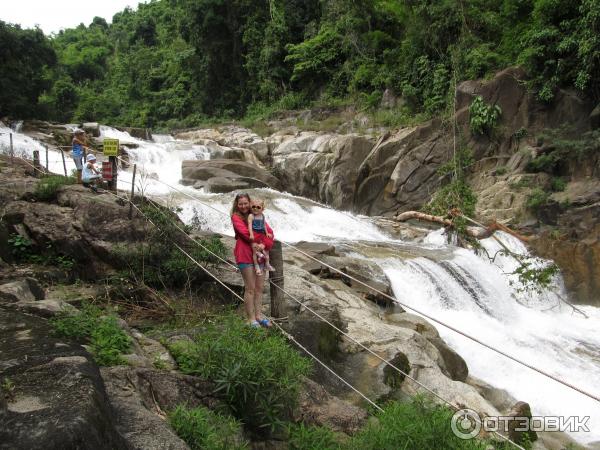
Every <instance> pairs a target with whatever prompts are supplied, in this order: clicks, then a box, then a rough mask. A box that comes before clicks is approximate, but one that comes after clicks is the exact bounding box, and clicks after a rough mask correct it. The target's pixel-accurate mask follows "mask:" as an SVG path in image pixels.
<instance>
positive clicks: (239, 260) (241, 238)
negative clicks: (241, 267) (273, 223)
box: [231, 214, 275, 264]
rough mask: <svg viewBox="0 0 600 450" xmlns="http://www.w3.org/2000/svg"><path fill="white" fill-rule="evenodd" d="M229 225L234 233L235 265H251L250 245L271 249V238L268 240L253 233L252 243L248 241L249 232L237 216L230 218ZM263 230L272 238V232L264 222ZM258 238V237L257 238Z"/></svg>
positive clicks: (262, 235) (246, 225) (245, 224)
mask: <svg viewBox="0 0 600 450" xmlns="http://www.w3.org/2000/svg"><path fill="white" fill-rule="evenodd" d="M231 223H232V224H233V230H234V231H235V248H234V249H233V255H234V256H235V262H236V264H253V263H254V262H253V260H252V243H253V242H256V243H259V239H260V240H261V242H260V243H261V244H264V246H265V249H270V248H271V247H273V239H275V238H274V237H273V238H268V237H267V236H266V235H264V234H262V233H254V238H255V240H254V241H251V240H250V232H249V231H248V224H247V223H246V222H245V221H244V219H242V218H241V217H240V216H238V215H237V214H234V215H233V216H231ZM265 228H266V229H267V232H268V233H269V234H270V235H271V236H273V230H272V229H271V227H270V226H269V224H268V223H266V221H265ZM259 236H260V237H259Z"/></svg>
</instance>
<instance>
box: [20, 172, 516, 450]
mask: <svg viewBox="0 0 600 450" xmlns="http://www.w3.org/2000/svg"><path fill="white" fill-rule="evenodd" d="M25 162H27V161H25ZM32 167H33V166H32ZM130 184H131V183H130ZM106 192H108V193H109V194H111V195H114V196H115V197H117V198H119V199H125V200H126V201H128V202H129V203H130V204H131V205H132V206H133V207H134V208H135V209H136V210H137V211H138V212H139V213H140V214H141V215H142V216H143V217H144V218H145V219H146V220H147V221H148V222H150V223H151V224H152V225H153V226H154V227H156V228H157V229H159V230H160V227H158V226H157V225H156V224H155V223H154V222H153V221H152V220H151V219H150V218H149V217H148V216H147V215H146V214H144V212H143V211H141V210H140V208H139V207H138V206H137V205H135V204H134V203H133V202H132V201H131V200H129V199H127V198H124V197H120V196H119V195H117V194H114V193H112V192H110V191H106ZM153 206H154V205H153ZM155 208H156V209H158V208H157V207H155ZM175 226H176V227H177V228H178V229H179V230H180V231H182V232H183V233H184V234H185V236H187V237H188V238H189V239H190V240H192V241H193V242H194V243H196V244H197V245H199V246H201V247H202V248H203V249H204V250H206V251H208V252H209V253H210V254H212V255H213V256H215V257H216V258H218V259H220V260H221V261H223V262H224V263H225V264H227V265H229V266H232V267H234V266H233V264H231V263H230V262H229V261H226V260H224V259H223V258H221V257H220V256H219V255H217V254H215V253H214V252H212V251H211V250H210V249H208V248H207V247H205V246H204V245H202V244H201V243H200V242H198V241H197V240H195V239H194V238H192V237H191V236H189V235H188V234H187V233H185V232H184V231H183V230H182V229H181V228H180V227H179V226H178V225H176V224H175ZM161 231H162V230H161ZM171 242H172V243H173V245H174V246H175V247H176V248H177V249H178V250H179V251H180V252H181V253H183V254H184V255H185V256H186V257H188V258H189V259H190V260H191V261H192V262H193V263H194V264H195V265H197V266H198V267H199V268H200V269H202V270H203V271H204V272H205V273H206V274H208V275H209V276H210V277H212V278H213V279H214V280H215V281H217V282H218V283H219V284H220V285H221V286H223V287H224V288H225V289H226V290H227V291H229V292H230V293H231V294H233V295H234V296H235V297H237V298H238V299H239V300H240V301H241V302H242V303H243V302H244V299H243V298H242V297H241V296H240V295H239V294H237V293H236V292H235V291H233V290H232V289H231V288H229V287H228V286H227V285H226V284H225V283H223V281H221V280H220V279H219V278H218V277H217V276H216V275H214V274H213V273H212V272H210V271H209V270H208V269H207V268H205V267H204V266H203V265H201V264H200V263H199V262H198V261H197V260H195V259H194V258H193V257H192V256H191V255H190V254H189V253H187V252H186V251H185V250H184V249H183V248H181V246H180V245H179V244H177V243H175V242H173V241H171ZM236 270H237V268H236ZM280 278H282V277H280ZM269 282H270V283H271V284H272V285H274V286H275V287H277V288H278V289H280V290H282V291H283V292H284V293H285V294H286V295H288V296H289V297H291V298H292V299H294V300H295V301H296V302H298V303H299V304H300V305H302V306H304V307H305V308H306V309H307V310H309V311H310V312H311V313H313V314H314V315H315V316H317V317H319V318H320V319H321V320H322V321H324V322H325V323H327V324H328V325H330V326H331V327H333V328H334V329H336V330H337V331H338V332H340V333H342V334H343V335H344V336H346V337H347V338H348V339H350V340H351V341H352V342H354V343H356V344H357V345H359V346H360V347H362V348H363V349H365V350H366V351H368V352H369V353H371V354H372V355H374V356H375V357H377V358H378V359H379V360H381V361H383V362H384V363H385V364H387V365H388V366H390V367H392V368H393V369H394V370H396V371H397V372H399V373H401V374H402V375H404V376H405V377H407V378H409V379H410V380H412V381H413V382H415V383H416V384H417V385H419V386H420V387H422V388H423V389H425V390H427V391H428V392H430V393H431V394H433V395H434V396H435V397H436V398H438V399H439V400H441V401H442V402H443V403H445V404H447V405H449V406H450V407H451V408H452V409H453V410H455V411H458V410H459V408H458V407H457V406H455V405H453V404H452V403H451V402H450V401H449V400H447V399H445V398H444V397H442V396H441V395H439V394H438V393H436V392H435V391H433V390H432V389H430V388H429V387H427V386H425V385H424V384H423V383H421V382H419V381H417V380H416V379H415V378H413V377H411V376H410V375H409V374H408V373H406V372H404V371H403V370H401V369H399V368H398V367H396V366H395V365H394V364H392V363H391V362H390V361H388V360H386V359H385V358H383V357H381V356H380V355H378V354H377V353H375V352H374V351H372V350H371V349H369V348H368V347H366V346H365V345H364V344H362V343H361V342H359V341H357V340H356V339H354V338H352V337H351V336H350V335H349V334H348V333H346V332H344V331H342V330H341V329H339V328H338V327H337V326H335V325H334V324H333V323H331V322H330V321H329V320H327V319H326V318H324V317H323V316H321V315H320V314H319V313H317V312H316V311H314V310H313V309H312V308H310V307H308V306H307V305H306V304H304V303H303V302H301V301H300V300H298V299H297V298H296V297H295V296H293V295H292V294H290V293H289V292H287V291H286V290H285V289H283V288H282V287H281V286H278V285H277V284H275V283H273V280H269ZM267 317H269V316H267ZM269 319H270V320H271V323H273V325H274V326H275V327H276V328H277V329H278V330H279V331H280V332H281V333H282V334H283V335H284V336H285V337H286V338H287V339H288V340H290V341H291V342H293V343H294V344H295V345H297V346H298V347H299V348H300V349H302V350H303V351H304V352H305V353H306V354H307V355H309V356H310V357H311V358H312V359H314V360H315V361H316V362H317V363H318V364H320V365H321V366H322V367H323V368H325V369H326V370H327V371H328V372H330V373H331V374H332V375H334V376H335V377H336V378H337V379H338V380H340V381H341V382H342V383H344V385H346V386H347V387H349V388H350V389H351V390H352V391H354V392H355V393H357V394H358V395H359V396H360V397H361V398H363V399H364V400H365V401H367V402H368V403H369V404H370V405H371V406H373V407H375V408H376V409H377V410H378V411H381V412H383V409H382V408H381V407H380V406H379V405H377V404H376V403H374V402H373V401H372V400H371V399H370V398H368V397H367V396H366V395H365V394H363V393H362V392H361V391H360V390H358V389H357V388H355V387H354V386H353V385H352V384H350V383H349V382H348V381H346V380H345V379H344V378H343V377H341V376H340V375H338V374H337V373H336V372H335V371H334V370H333V369H331V368H330V367H329V366H327V364H325V363H324V362H323V361H321V360H320V359H319V358H318V357H317V356H315V355H314V354H313V353H312V352H310V351H309V350H308V349H307V348H306V347H304V346H303V345H302V344H301V343H300V342H298V341H297V340H296V339H295V338H294V336H292V335H291V334H289V333H288V332H287V331H285V330H284V329H283V328H282V327H281V326H280V325H279V324H278V323H277V322H276V321H275V320H273V318H272V317H269ZM476 421H477V422H479V424H481V421H480V419H478V418H476ZM494 434H496V435H497V436H499V437H500V438H501V439H503V440H506V441H507V442H509V443H511V444H513V445H514V446H515V447H516V448H519V449H521V450H525V449H524V448H523V447H521V446H520V445H518V444H517V443H515V442H514V441H512V440H511V439H510V438H508V437H506V436H504V435H502V434H500V433H499V432H497V431H494Z"/></svg>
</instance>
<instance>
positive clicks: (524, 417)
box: [502, 402, 538, 444]
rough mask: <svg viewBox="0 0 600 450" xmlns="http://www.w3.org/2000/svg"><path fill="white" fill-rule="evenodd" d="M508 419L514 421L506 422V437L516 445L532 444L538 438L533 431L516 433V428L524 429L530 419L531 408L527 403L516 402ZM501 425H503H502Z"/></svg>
mask: <svg viewBox="0 0 600 450" xmlns="http://www.w3.org/2000/svg"><path fill="white" fill-rule="evenodd" d="M508 416H509V417H513V418H514V419H512V420H509V421H508V437H509V438H510V439H511V440H512V441H514V442H516V443H517V444H523V443H525V442H534V441H536V440H537V438H538V436H537V433H536V432H535V431H532V430H529V431H517V429H518V428H521V429H522V428H523V427H526V426H527V424H528V421H529V419H531V407H530V406H529V404H528V403H525V402H517V403H515V404H514V405H513V407H512V409H511V410H510V412H509V413H508ZM502 425H503V424H502Z"/></svg>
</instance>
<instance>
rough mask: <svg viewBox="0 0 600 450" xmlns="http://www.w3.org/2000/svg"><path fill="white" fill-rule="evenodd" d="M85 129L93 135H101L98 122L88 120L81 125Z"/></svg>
mask: <svg viewBox="0 0 600 450" xmlns="http://www.w3.org/2000/svg"><path fill="white" fill-rule="evenodd" d="M81 128H83V131H85V132H86V133H87V134H88V135H91V136H93V137H100V125H99V124H98V122H86V123H84V124H82V125H81Z"/></svg>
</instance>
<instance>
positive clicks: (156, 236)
mask: <svg viewBox="0 0 600 450" xmlns="http://www.w3.org/2000/svg"><path fill="white" fill-rule="evenodd" d="M140 209H141V211H142V213H143V214H144V216H146V217H147V218H148V219H149V220H150V221H152V223H153V224H154V225H155V226H152V227H151V228H150V229H149V231H148V234H147V237H146V239H145V242H144V243H143V244H140V245H136V246H127V247H120V248H118V249H117V251H116V252H117V256H119V257H120V259H121V261H122V264H123V265H124V266H125V267H126V268H127V271H128V276H129V277H130V278H132V279H133V280H134V281H135V280H138V281H143V282H145V283H146V284H148V285H149V286H152V287H158V288H160V287H165V286H166V287H173V286H184V285H191V284H193V283H194V282H196V281H199V280H202V279H203V277H204V272H203V271H202V269H201V268H199V267H198V266H197V264H196V263H195V262H194V261H192V260H191V259H190V258H189V257H187V256H186V255H184V254H183V253H182V252H181V250H179V249H178V248H177V247H175V246H174V243H178V245H179V246H181V247H182V248H184V249H185V251H186V252H187V253H188V254H189V255H190V256H191V257H192V258H193V259H194V260H195V261H198V262H201V263H207V264H214V263H216V262H218V258H217V257H215V256H214V255H218V256H219V257H221V258H223V257H224V256H225V253H226V250H225V246H224V244H223V243H222V242H221V240H220V239H219V238H218V237H216V236H215V237H210V238H208V239H202V240H198V242H199V244H201V245H202V247H201V246H200V245H199V244H198V243H193V242H191V241H190V240H189V239H188V238H187V237H186V234H187V232H189V230H190V228H189V227H188V226H186V225H184V224H183V223H181V222H180V221H179V218H178V217H177V214H176V210H174V209H168V208H164V207H161V206H159V205H156V204H154V203H146V204H145V205H143V206H142V207H141V208H140ZM203 247H204V248H203ZM211 252H212V253H211Z"/></svg>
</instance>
